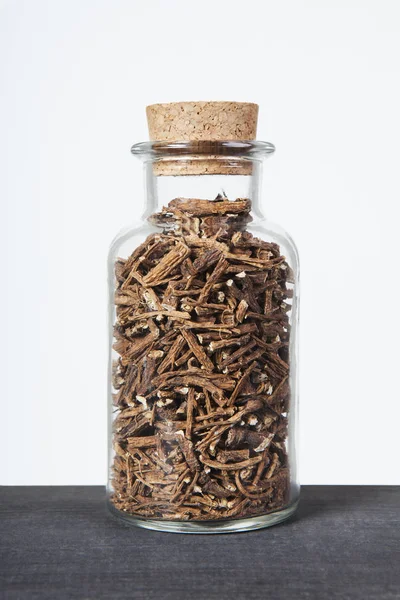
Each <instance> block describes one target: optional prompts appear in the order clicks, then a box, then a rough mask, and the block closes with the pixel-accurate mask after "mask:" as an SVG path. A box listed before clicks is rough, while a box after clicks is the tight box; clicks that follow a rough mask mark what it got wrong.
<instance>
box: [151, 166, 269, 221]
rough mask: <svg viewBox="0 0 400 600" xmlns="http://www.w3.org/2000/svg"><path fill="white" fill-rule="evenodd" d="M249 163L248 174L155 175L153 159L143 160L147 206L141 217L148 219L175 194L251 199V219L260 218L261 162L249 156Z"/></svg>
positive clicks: (180, 196)
mask: <svg viewBox="0 0 400 600" xmlns="http://www.w3.org/2000/svg"><path fill="white" fill-rule="evenodd" d="M251 163H252V168H251V173H250V174H248V175H232V174H229V175H228V174H224V175H215V174H213V175H209V174H204V175H203V174H202V175H155V169H154V163H153V161H152V160H149V161H146V162H145V163H144V174H145V192H146V206H145V211H144V214H143V218H144V219H148V218H149V217H150V216H151V215H153V214H155V213H160V212H161V211H162V210H163V208H165V207H168V204H169V202H170V201H171V200H174V199H175V198H196V199H199V200H215V199H216V198H218V197H220V198H221V197H224V198H227V199H229V200H236V199H237V198H246V199H248V200H250V202H251V216H252V218H253V221H258V220H261V219H263V218H264V215H263V214H262V211H261V206H260V195H261V179H262V162H261V161H260V160H252V161H251Z"/></svg>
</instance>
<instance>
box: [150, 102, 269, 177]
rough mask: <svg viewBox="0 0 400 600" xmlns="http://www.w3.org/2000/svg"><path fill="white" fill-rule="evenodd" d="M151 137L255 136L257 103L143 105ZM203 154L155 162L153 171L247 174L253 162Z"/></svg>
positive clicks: (236, 138)
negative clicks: (196, 158) (195, 156)
mask: <svg viewBox="0 0 400 600" xmlns="http://www.w3.org/2000/svg"><path fill="white" fill-rule="evenodd" d="M146 114H147V122H148V127H149V135H150V139H151V140H152V141H160V142H178V141H179V142H182V141H206V140H211V141H217V140H232V141H243V140H254V139H255V137H256V133H257V118H258V105H257V104H253V103H249V102H172V103H169V104H152V105H150V106H148V107H147V108H146ZM230 163H232V161H230V160H229V159H228V158H223V157H217V156H204V158H203V159H202V160H191V159H190V158H188V157H187V158H184V157H182V158H180V159H179V160H168V161H160V162H155V163H154V173H155V174H156V175H201V174H209V175H213V174H214V175H218V174H221V175H222V174H226V175H229V174H232V175H239V174H240V175H249V174H251V172H252V164H251V162H249V161H245V160H243V162H242V163H241V165H239V164H238V161H235V164H233V163H232V164H230Z"/></svg>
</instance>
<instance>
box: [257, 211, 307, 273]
mask: <svg viewBox="0 0 400 600" xmlns="http://www.w3.org/2000/svg"><path fill="white" fill-rule="evenodd" d="M247 230H248V231H249V232H250V233H252V235H253V236H254V237H258V238H260V239H262V240H264V241H267V242H272V243H275V244H277V245H278V246H279V248H280V252H281V254H283V255H284V256H285V257H286V259H287V261H288V263H289V264H290V266H291V267H292V269H293V270H294V271H295V272H296V273H298V271H299V267H300V262H299V252H298V249H297V246H296V244H295V242H294V240H293V238H292V236H291V235H290V234H289V233H288V232H287V231H286V230H285V229H284V228H283V227H282V226H281V225H279V224H278V223H274V222H273V221H269V220H268V219H258V220H257V221H254V222H253V223H250V224H249V226H248V228H247Z"/></svg>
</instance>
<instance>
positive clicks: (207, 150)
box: [131, 140, 275, 160]
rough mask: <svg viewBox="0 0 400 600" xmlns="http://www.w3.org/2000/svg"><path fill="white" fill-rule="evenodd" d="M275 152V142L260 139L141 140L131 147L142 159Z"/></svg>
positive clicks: (256, 155) (240, 155) (251, 155)
mask: <svg viewBox="0 0 400 600" xmlns="http://www.w3.org/2000/svg"><path fill="white" fill-rule="evenodd" d="M274 152H275V146H274V145H273V144H271V143H270V142H262V141H258V140H199V141H193V140H190V141H187V140H186V141H151V142H139V143H138V144H134V145H133V146H132V147H131V153H132V154H133V155H134V156H137V157H138V158H141V159H142V160H156V159H159V158H170V157H171V156H173V157H179V156H187V155H205V156H210V155H213V156H215V157H216V158H218V156H221V157H223V158H226V157H229V156H234V157H239V158H241V157H242V158H250V159H251V158H254V159H257V158H258V159H262V158H265V157H267V156H269V155H270V154H273V153H274Z"/></svg>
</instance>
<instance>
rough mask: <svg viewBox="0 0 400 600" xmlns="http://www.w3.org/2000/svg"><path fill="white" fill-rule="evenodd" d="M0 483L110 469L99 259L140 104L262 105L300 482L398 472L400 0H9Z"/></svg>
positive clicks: (123, 193)
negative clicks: (293, 350)
mask: <svg viewBox="0 0 400 600" xmlns="http://www.w3.org/2000/svg"><path fill="white" fill-rule="evenodd" d="M0 7H1V8H0V63H1V65H0V66H1V100H0V109H1V110H0V170H1V180H0V198H1V205H2V213H3V215H4V216H3V217H2V219H1V244H2V246H4V248H2V252H1V259H2V262H3V264H2V293H1V305H2V306H1V308H2V312H1V315H2V332H3V335H2V343H1V354H2V355H1V369H2V373H1V387H2V394H1V412H0V418H1V425H0V427H1V430H0V483H2V484H102V483H104V482H105V476H106V351H107V339H106V267H105V261H106V254H107V248H108V245H109V242H110V241H111V239H112V238H113V237H114V235H115V233H116V232H117V231H118V230H119V229H120V228H122V227H125V226H126V225H127V224H129V222H131V221H132V220H133V219H134V218H135V217H137V216H138V213H139V212H140V209H141V200H140V198H141V195H142V176H141V169H140V165H139V163H136V162H135V159H134V158H133V157H131V156H130V152H129V149H130V146H131V144H132V143H134V142H138V141H142V140H145V139H147V131H146V122H145V112H144V107H145V105H146V104H149V103H153V102H169V101H181V100H240V101H254V102H258V103H259V104H260V119H259V135H258V137H259V139H263V140H268V141H271V142H273V143H275V144H276V146H277V152H276V155H275V156H274V157H273V158H272V159H271V160H270V161H269V162H268V163H267V165H266V167H267V168H266V170H265V179H264V197H265V210H266V212H267V214H268V215H269V217H270V218H271V219H272V220H274V221H277V222H279V223H281V224H282V225H283V226H284V227H285V228H286V229H287V230H288V231H289V232H290V233H291V234H292V235H293V237H294V239H295V240H296V241H297V244H298V247H299V252H300V257H301V267H302V301H301V309H302V310H301V375H300V383H301V388H300V392H301V398H300V399H301V427H300V439H301V448H300V461H301V463H300V465H301V469H300V472H301V481H302V483H304V484H307V483H316V484H342V483H343V484H396V483H397V484H399V483H400V473H399V468H398V454H399V453H398V451H397V449H398V431H399V420H400V394H399V370H400V368H399V334H400V331H399V319H398V313H399V310H398V302H399V291H400V290H399V258H400V257H399V251H398V245H399V233H398V229H399V216H400V213H399V209H398V206H399V191H400V184H399V162H400V152H399V143H400V118H399V112H400V89H399V81H400V67H399V62H400V3H399V2H398V1H397V0H392V1H389V0H374V1H368V0H358V1H357V0H342V1H341V0H332V1H327V0H325V1H322V2H321V0H315V1H312V0H302V1H301V2H299V1H297V0H286V1H281V2H277V1H276V0H259V1H256V0H253V1H252V0H246V2H242V1H241V2H237V1H235V0H229V1H225V0H222V1H221V0H220V1H218V0H212V1H209V0H202V1H201V2H194V1H190V0H175V1H173V0H168V1H167V0H166V1H165V2H162V1H161V0H159V1H155V0H148V1H144V0H143V1H140V2H139V1H134V0H107V1H106V0H54V1H48V2H46V1H44V0H34V1H33V0H31V1H28V0H26V1H23V0H9V1H4V0H3V1H0Z"/></svg>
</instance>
